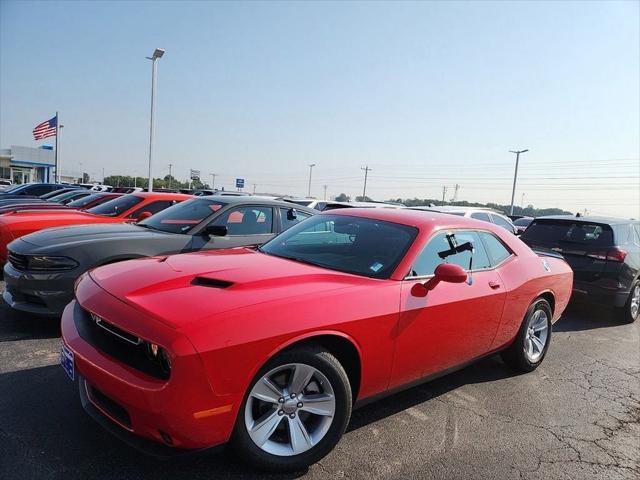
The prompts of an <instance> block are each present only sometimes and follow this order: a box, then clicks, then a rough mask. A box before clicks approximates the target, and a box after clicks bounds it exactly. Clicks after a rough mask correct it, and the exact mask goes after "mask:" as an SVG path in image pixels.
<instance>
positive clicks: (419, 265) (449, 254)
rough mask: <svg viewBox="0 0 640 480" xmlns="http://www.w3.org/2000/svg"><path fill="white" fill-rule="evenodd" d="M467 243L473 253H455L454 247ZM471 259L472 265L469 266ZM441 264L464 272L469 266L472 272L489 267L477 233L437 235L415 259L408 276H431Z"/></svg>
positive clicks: (489, 264)
mask: <svg viewBox="0 0 640 480" xmlns="http://www.w3.org/2000/svg"><path fill="white" fill-rule="evenodd" d="M467 242H471V243H472V244H473V247H474V251H473V252H470V251H469V250H465V251H462V252H458V253H456V252H455V250H454V249H455V247H456V246H460V245H463V244H464V243H467ZM472 258H473V264H471V259H472ZM441 263H453V264H456V265H460V266H461V267H462V268H464V269H465V270H469V266H470V265H472V270H480V269H483V268H489V267H490V266H491V263H490V262H489V257H488V256H487V252H486V251H485V249H484V245H483V244H482V242H481V241H480V237H479V236H478V233H477V232H473V231H459V232H455V233H439V234H438V235H436V236H435V237H433V238H432V239H431V240H430V241H429V243H428V244H427V246H426V247H425V248H424V250H422V253H420V255H419V256H418V258H417V259H416V262H415V264H414V265H413V267H412V269H411V274H410V275H411V276H418V277H422V276H425V275H433V272H434V271H435V269H436V267H437V266H438V265H440V264H441Z"/></svg>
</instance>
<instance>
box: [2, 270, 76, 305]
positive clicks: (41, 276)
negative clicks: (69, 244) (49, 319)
mask: <svg viewBox="0 0 640 480" xmlns="http://www.w3.org/2000/svg"><path fill="white" fill-rule="evenodd" d="M78 276H80V272H78V271H76V270H68V271H64V272H38V273H33V272H23V271H20V270H17V269H16V268H14V267H13V265H11V263H9V262H7V263H6V264H5V266H4V281H5V282H6V288H5V291H4V294H3V295H2V298H3V299H4V301H5V302H7V303H8V304H9V306H11V308H14V309H16V310H21V311H23V312H28V313H33V314H36V315H46V316H60V314H61V313H62V311H63V310H64V307H65V306H66V305H67V304H68V303H69V302H70V301H71V300H73V285H74V283H75V281H76V280H77V278H78Z"/></svg>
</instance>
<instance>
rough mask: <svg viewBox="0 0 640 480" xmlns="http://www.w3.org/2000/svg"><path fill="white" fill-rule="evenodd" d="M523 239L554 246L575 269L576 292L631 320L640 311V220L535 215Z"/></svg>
mask: <svg viewBox="0 0 640 480" xmlns="http://www.w3.org/2000/svg"><path fill="white" fill-rule="evenodd" d="M520 239H521V240H522V241H523V242H525V243H526V244H527V245H529V246H530V247H532V248H543V249H551V250H553V251H555V252H558V253H560V254H562V255H563V256H564V258H565V259H566V261H567V262H568V263H569V265H570V266H571V268H572V269H573V272H574V274H573V292H574V296H576V297H577V296H581V297H585V298H586V299H587V300H588V301H591V302H594V303H599V304H604V305H610V306H613V307H616V308H617V309H618V311H619V314H620V316H621V318H622V320H623V321H625V322H628V323H631V322H634V321H635V320H636V319H637V318H638V312H639V311H640V280H639V279H638V276H639V274H640V221H637V220H625V219H619V218H608V217H573V216H570V215H560V216H550V217H540V218H536V219H534V220H533V221H532V222H531V224H530V225H529V227H528V228H527V229H526V230H525V232H524V233H523V234H522V236H521V237H520Z"/></svg>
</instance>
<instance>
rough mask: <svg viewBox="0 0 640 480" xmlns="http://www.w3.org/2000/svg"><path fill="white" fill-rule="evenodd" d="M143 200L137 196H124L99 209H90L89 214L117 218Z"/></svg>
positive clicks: (98, 207)
mask: <svg viewBox="0 0 640 480" xmlns="http://www.w3.org/2000/svg"><path fill="white" fill-rule="evenodd" d="M142 198H143V197H138V196H137V195H123V196H122V197H118V198H115V199H113V200H109V201H108V202H105V203H103V204H101V205H98V206H97V207H93V208H90V209H89V210H87V212H89V213H94V214H96V215H104V216H105V217H117V216H119V215H121V214H122V213H123V212H126V211H127V210H129V209H130V208H131V207H133V206H134V205H137V204H138V203H140V202H142Z"/></svg>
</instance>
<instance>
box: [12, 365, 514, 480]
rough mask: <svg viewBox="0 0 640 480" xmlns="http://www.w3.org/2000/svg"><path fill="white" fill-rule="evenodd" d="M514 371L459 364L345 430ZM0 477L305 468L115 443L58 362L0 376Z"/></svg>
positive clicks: (241, 473)
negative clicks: (160, 455)
mask: <svg viewBox="0 0 640 480" xmlns="http://www.w3.org/2000/svg"><path fill="white" fill-rule="evenodd" d="M513 375H516V374H515V373H514V372H513V371H511V370H509V369H508V368H507V367H506V366H505V365H504V364H503V363H502V361H501V360H499V359H498V358H496V357H491V358H488V359H486V360H483V361H481V362H479V363H477V364H474V365H472V366H469V367H467V368H465V369H464V370H460V371H458V372H456V373H452V374H450V375H447V376H445V377H442V378H440V379H437V380H434V381H432V382H429V383H428V384H423V385H421V386H417V387H414V388H411V389H409V390H406V391H404V392H401V393H397V394H394V395H393V396H391V397H389V398H387V399H383V400H380V401H377V402H375V403H372V404H369V405H367V406H364V407H362V408H360V409H358V410H356V411H354V412H353V416H352V419H351V423H350V425H349V427H348V431H353V430H356V429H359V428H362V427H364V426H366V425H368V424H370V423H373V422H376V421H378V420H380V419H382V418H385V417H387V416H390V415H393V414H395V413H398V412H400V411H402V410H405V409H407V408H410V407H412V406H415V405H417V404H420V403H423V402H426V401H429V400H431V399H433V398H437V397H438V396H440V395H443V394H446V393H447V392H450V391H452V390H455V389H456V388H458V387H459V386H461V385H465V384H469V383H479V382H487V381H494V380H498V379H502V378H507V377H510V376H513ZM0 391H3V392H11V394H10V395H3V396H2V397H1V398H0V412H1V413H2V414H1V415H0V478H4V479H6V480H10V479H14V478H15V479H23V478H40V477H41V476H42V472H47V473H48V475H47V476H48V477H52V478H62V477H64V478H65V480H73V479H75V478H78V479H84V478H89V477H90V478H92V479H113V478H122V479H126V478H135V479H146V478H149V479H154V480H156V479H157V478H189V479H198V478H212V477H215V478H227V477H232V478H246V479H250V478H251V479H253V478H255V479H258V478H260V479H262V478H278V479H293V478H299V477H300V476H303V475H304V474H305V473H307V470H305V471H301V472H296V473H290V474H272V475H267V474H265V473H263V472H259V471H256V470H253V469H251V468H250V467H248V466H246V465H244V464H242V463H241V462H240V461H238V460H237V459H236V458H235V457H234V456H233V454H232V452H231V451H230V450H228V449H222V450H216V451H206V450H205V451H201V452H197V453H194V454H188V455H185V456H181V457H175V458H171V459H169V460H159V459H156V458H154V457H149V456H147V455H145V454H143V453H140V452H138V451H137V450H134V449H133V448H131V447H129V446H127V445H126V444H124V443H122V442H121V441H120V440H118V439H117V438H115V437H113V436H112V435H111V434H109V433H108V432H106V431H105V430H103V429H102V427H100V426H99V425H98V424H96V423H95V422H94V421H93V420H92V419H91V418H90V417H89V416H88V415H87V414H85V413H84V411H83V410H82V407H81V405H80V400H79V397H78V392H77V383H73V382H71V381H70V380H69V379H68V378H67V377H66V376H65V374H64V371H63V370H62V369H61V368H60V367H58V366H55V365H54V366H48V367H40V368H33V369H29V370H21V371H17V372H11V373H5V374H2V375H0Z"/></svg>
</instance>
